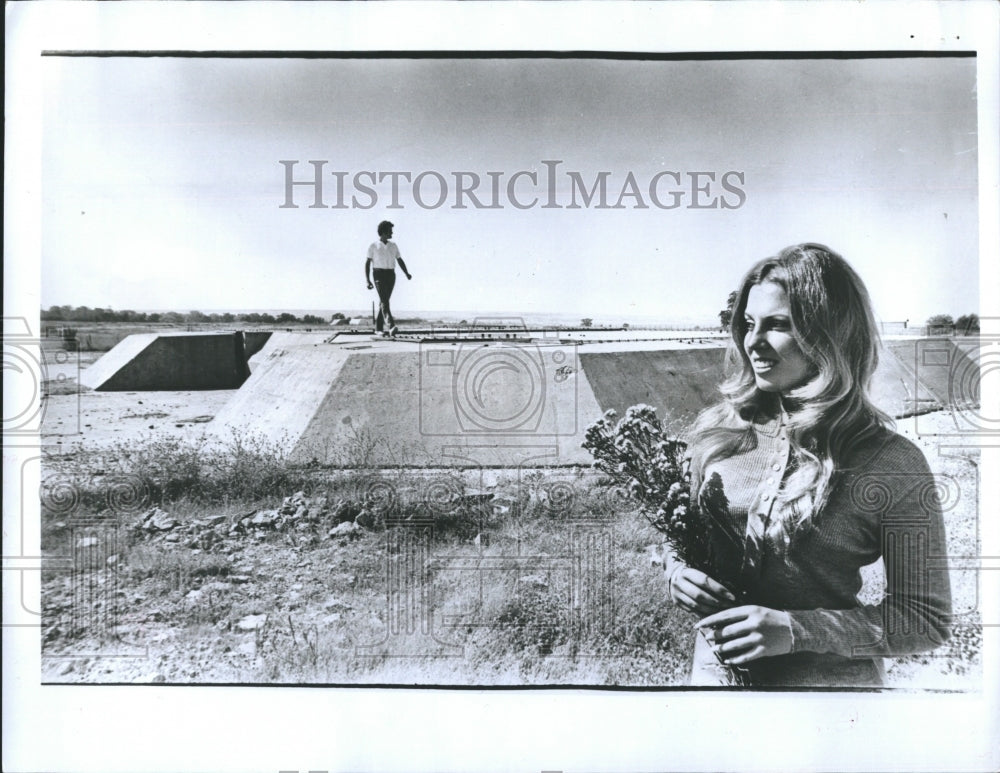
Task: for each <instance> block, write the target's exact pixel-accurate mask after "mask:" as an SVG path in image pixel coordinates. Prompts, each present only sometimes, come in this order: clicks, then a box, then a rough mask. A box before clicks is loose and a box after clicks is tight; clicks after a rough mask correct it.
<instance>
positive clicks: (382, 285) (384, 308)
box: [372, 268, 396, 333]
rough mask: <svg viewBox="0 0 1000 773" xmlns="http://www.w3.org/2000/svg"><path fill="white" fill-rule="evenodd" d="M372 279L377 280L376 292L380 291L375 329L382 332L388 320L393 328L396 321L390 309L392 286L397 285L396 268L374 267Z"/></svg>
mask: <svg viewBox="0 0 1000 773" xmlns="http://www.w3.org/2000/svg"><path fill="white" fill-rule="evenodd" d="M372 280H373V281H374V282H375V292H377V293H378V302H379V307H378V316H377V317H376V318H375V330H377V331H378V332H380V333H381V332H382V329H383V327H384V325H385V323H386V322H388V323H389V327H390V328H391V327H392V326H393V325H394V324H395V322H394V320H393V318H392V311H390V309H389V298H390V297H391V296H392V288H393V287H395V286H396V270H395V269H393V268H376V269H372Z"/></svg>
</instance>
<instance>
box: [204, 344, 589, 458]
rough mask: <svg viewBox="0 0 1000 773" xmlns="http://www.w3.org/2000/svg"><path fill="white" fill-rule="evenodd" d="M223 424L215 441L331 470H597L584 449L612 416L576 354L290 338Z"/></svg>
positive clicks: (262, 360)
mask: <svg viewBox="0 0 1000 773" xmlns="http://www.w3.org/2000/svg"><path fill="white" fill-rule="evenodd" d="M253 368H254V371H253V374H252V375H251V377H250V378H249V379H248V380H247V382H246V384H244V386H243V387H242V388H241V389H240V391H239V393H238V394H237V395H236V396H235V397H234V399H233V400H232V401H231V402H230V403H229V404H227V405H226V407H225V408H224V409H223V410H222V411H220V413H219V414H218V415H216V417H215V419H214V420H213V422H212V426H211V427H210V429H211V430H212V432H213V433H215V434H219V433H230V435H231V434H232V433H233V432H236V433H237V435H245V436H247V437H250V436H255V437H258V438H261V439H263V440H264V441H265V442H267V443H269V444H274V445H276V446H277V447H280V448H281V449H282V450H284V451H286V452H287V453H289V454H290V455H291V456H292V458H294V459H297V460H300V461H309V460H311V459H316V460H317V461H319V462H322V463H324V464H339V465H344V466H360V465H369V464H370V465H403V466H406V465H417V466H427V465H434V466H436V465H444V466H463V467H464V466H477V465H483V466H503V467H511V466H518V465H521V464H530V465H531V466H538V465H546V464H589V462H590V461H591V460H590V457H589V455H588V454H587V453H586V452H585V451H584V450H583V449H582V448H581V447H580V443H581V442H582V439H583V432H584V430H585V428H586V424H587V423H589V422H591V421H593V420H594V419H596V418H597V417H599V416H600V415H601V409H600V406H599V405H598V404H597V401H596V400H595V399H594V396H593V390H592V389H591V387H590V385H589V383H588V382H587V379H586V375H585V374H584V373H583V371H582V370H581V369H580V364H579V361H578V360H577V358H576V347H574V346H561V345H558V344H555V345H551V344H546V343H541V344H538V345H536V344H534V343H532V344H512V343H509V342H500V341H497V342H488V343H482V342H475V343H472V342H470V343H464V342H458V343H456V342H450V343H449V342H445V343H438V342H426V343H424V342H415V341H407V342H403V341H398V342H397V341H370V342H368V341H365V340H364V339H361V340H359V339H357V338H354V337H352V338H348V339H347V340H346V341H344V342H339V341H334V342H333V343H329V344H325V345H322V346H317V345H316V343H315V341H312V340H309V339H307V338H300V339H299V340H298V341H295V339H294V337H292V336H288V337H285V338H283V339H281V340H280V341H274V342H269V343H268V345H267V346H265V348H264V349H263V350H261V352H260V353H259V354H258V355H257V356H256V357H255V358H254V362H253Z"/></svg>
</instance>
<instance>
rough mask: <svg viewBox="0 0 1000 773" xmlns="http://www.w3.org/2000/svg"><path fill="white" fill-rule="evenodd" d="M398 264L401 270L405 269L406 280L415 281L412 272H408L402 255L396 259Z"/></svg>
mask: <svg viewBox="0 0 1000 773" xmlns="http://www.w3.org/2000/svg"><path fill="white" fill-rule="evenodd" d="M396 262H397V263H398V264H399V267H400V268H401V269H403V273H404V274H406V278H407V279H413V277H412V276H410V272H409V271H407V270H406V264H405V263H404V262H403V257H402V255H400V256H399V257H398V258H396Z"/></svg>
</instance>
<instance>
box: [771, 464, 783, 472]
mask: <svg viewBox="0 0 1000 773" xmlns="http://www.w3.org/2000/svg"><path fill="white" fill-rule="evenodd" d="M771 469H772V470H774V471H775V472H778V470H780V469H781V465H780V464H774V465H771Z"/></svg>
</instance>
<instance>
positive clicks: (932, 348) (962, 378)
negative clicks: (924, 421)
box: [886, 336, 987, 408]
mask: <svg viewBox="0 0 1000 773" xmlns="http://www.w3.org/2000/svg"><path fill="white" fill-rule="evenodd" d="M985 345H987V344H984V343H982V342H981V341H980V338H979V337H978V336H974V337H973V336H970V337H968V338H920V339H916V340H893V341H888V342H886V347H887V348H888V349H889V350H890V351H891V352H892V353H893V354H894V355H895V357H896V359H897V360H898V362H899V363H900V367H901V368H902V370H903V371H904V373H905V378H906V381H907V382H908V384H907V385H908V387H909V388H910V389H912V390H914V391H915V392H916V391H918V390H922V391H920V394H921V395H922V396H927V397H928V398H929V399H930V400H931V401H933V404H934V405H936V406H947V405H953V406H956V407H959V408H966V407H968V406H972V405H979V400H980V391H979V389H980V364H981V363H982V362H983V356H984V350H983V347H984V346H985Z"/></svg>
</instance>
